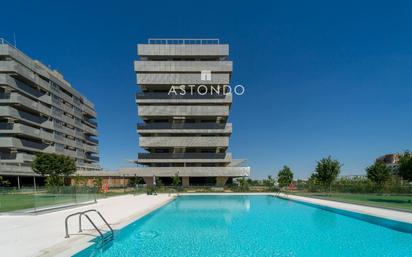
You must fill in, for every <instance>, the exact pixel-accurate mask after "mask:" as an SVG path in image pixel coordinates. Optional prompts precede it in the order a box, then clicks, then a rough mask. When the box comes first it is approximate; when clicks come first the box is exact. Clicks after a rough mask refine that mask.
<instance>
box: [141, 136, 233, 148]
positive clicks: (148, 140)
mask: <svg viewBox="0 0 412 257" xmlns="http://www.w3.org/2000/svg"><path fill="white" fill-rule="evenodd" d="M139 146H140V147H148V148H150V147H228V146H229V137H144V136H140V137H139Z"/></svg>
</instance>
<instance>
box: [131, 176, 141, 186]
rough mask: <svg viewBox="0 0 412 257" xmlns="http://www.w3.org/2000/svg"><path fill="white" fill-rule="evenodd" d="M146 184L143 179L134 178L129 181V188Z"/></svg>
mask: <svg viewBox="0 0 412 257" xmlns="http://www.w3.org/2000/svg"><path fill="white" fill-rule="evenodd" d="M139 184H144V180H143V178H141V177H134V178H130V179H129V183H128V186H129V187H136V185H139Z"/></svg>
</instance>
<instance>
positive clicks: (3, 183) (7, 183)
mask: <svg viewBox="0 0 412 257" xmlns="http://www.w3.org/2000/svg"><path fill="white" fill-rule="evenodd" d="M0 186H3V187H4V186H10V181H8V180H7V179H3V177H2V176H0Z"/></svg>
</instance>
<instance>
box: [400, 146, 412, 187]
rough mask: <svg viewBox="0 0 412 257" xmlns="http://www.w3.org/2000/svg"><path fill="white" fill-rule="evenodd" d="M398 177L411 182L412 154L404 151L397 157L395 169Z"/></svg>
mask: <svg viewBox="0 0 412 257" xmlns="http://www.w3.org/2000/svg"><path fill="white" fill-rule="evenodd" d="M397 172H398V175H399V176H400V177H401V178H402V179H404V180H407V181H409V182H410V181H412V153H411V152H409V151H405V152H404V153H403V154H402V155H401V156H400V157H399V163H398V168H397Z"/></svg>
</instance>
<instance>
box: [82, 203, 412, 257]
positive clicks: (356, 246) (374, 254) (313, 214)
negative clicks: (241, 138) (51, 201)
mask: <svg viewBox="0 0 412 257" xmlns="http://www.w3.org/2000/svg"><path fill="white" fill-rule="evenodd" d="M76 256H107V257H114V256H179V257H185V256H285V257H294V256H302V257H306V256H322V257H323V256H324V257H333V256H342V257H343V256H344V257H353V256H362V257H369V256H370V257H386V256H396V257H402V256H412V234H410V233H405V232H400V231H397V230H393V229H390V228H387V227H384V226H379V225H376V224H373V223H370V222H366V221H364V220H360V219H355V218H352V217H348V216H346V215H341V214H337V213H334V212H330V211H327V210H323V209H320V208H316V206H309V205H305V204H301V203H297V202H294V201H288V200H283V199H279V198H275V197H273V196H180V197H178V198H177V199H176V200H175V201H173V202H171V203H169V204H167V205H166V206H164V207H162V208H160V209H158V210H156V211H154V212H152V213H151V214H149V215H147V216H145V217H143V218H142V219H139V220H137V221H135V222H134V223H132V224H130V225H129V226H127V227H125V228H123V229H122V230H120V231H118V233H117V234H116V235H115V240H114V241H113V243H112V244H111V245H110V246H109V247H106V248H105V249H97V248H96V246H91V247H89V248H87V249H85V250H84V251H82V252H80V253H78V254H77V255H76Z"/></svg>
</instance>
